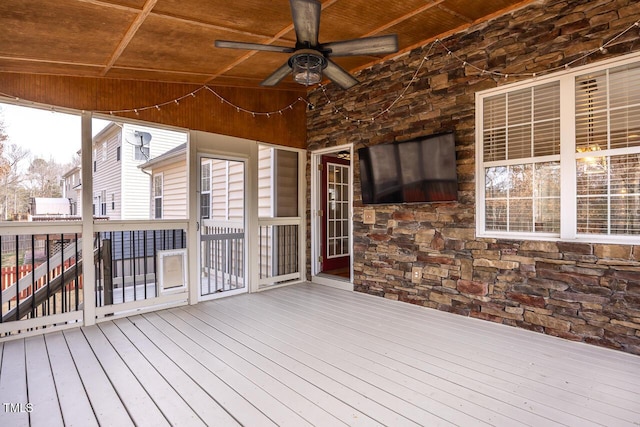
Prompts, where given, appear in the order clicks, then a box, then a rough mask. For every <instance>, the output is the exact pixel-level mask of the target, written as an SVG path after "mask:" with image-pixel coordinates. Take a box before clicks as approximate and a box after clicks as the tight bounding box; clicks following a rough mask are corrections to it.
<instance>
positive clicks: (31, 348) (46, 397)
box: [25, 335, 64, 427]
mask: <svg viewBox="0 0 640 427" xmlns="http://www.w3.org/2000/svg"><path fill="white" fill-rule="evenodd" d="M25 350H26V363H27V387H28V390H29V401H30V402H31V403H32V405H34V407H35V408H37V409H38V410H37V411H32V412H31V413H30V415H29V417H30V422H31V423H32V424H39V425H44V424H47V425H49V426H51V427H57V426H63V425H64V421H63V419H62V413H61V412H60V405H59V404H58V398H57V396H56V386H55V383H54V381H53V375H52V373H51V365H50V364H49V355H48V354H47V346H46V344H45V341H44V336H42V335H41V336H36V337H31V338H27V339H26V340H25Z"/></svg>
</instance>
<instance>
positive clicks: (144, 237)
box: [142, 230, 147, 299]
mask: <svg viewBox="0 0 640 427" xmlns="http://www.w3.org/2000/svg"><path fill="white" fill-rule="evenodd" d="M142 244H143V245H144V246H143V248H142V249H143V251H142V274H143V277H144V280H143V282H144V299H147V230H144V231H143V232H142Z"/></svg>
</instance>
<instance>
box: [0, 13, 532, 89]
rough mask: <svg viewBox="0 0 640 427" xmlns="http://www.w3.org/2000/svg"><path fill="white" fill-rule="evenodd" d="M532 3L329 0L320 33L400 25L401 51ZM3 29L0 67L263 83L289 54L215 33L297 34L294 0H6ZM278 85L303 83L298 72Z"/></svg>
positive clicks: (376, 31) (280, 37)
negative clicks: (222, 43)
mask: <svg viewBox="0 0 640 427" xmlns="http://www.w3.org/2000/svg"><path fill="white" fill-rule="evenodd" d="M531 2H532V0H526V1H523V0H483V1H477V0H402V1H398V0H377V1H371V0H322V9H323V10H322V17H321V24H320V42H321V43H322V42H328V41H336V40H345V39H353V38H359V37H364V36H373V35H383V34H390V33H396V34H398V39H399V45H400V53H402V52H406V51H409V50H411V49H412V48H415V47H418V46H421V45H423V44H425V43H428V42H429V41H430V40H433V39H434V38H436V37H442V36H444V35H447V34H451V33H453V32H456V31H460V30H462V29H464V28H467V27H468V26H470V25H472V24H474V23H477V22H481V21H483V20H487V19H490V18H491V17H493V16H496V15H499V14H502V13H504V12H506V11H508V10H511V9H513V8H517V7H521V6H523V5H526V4H528V3H531ZM0 28H2V31H0V72H11V73H20V74H47V75H59V76H78V77H94V78H100V77H104V78H112V79H124V80H138V81H157V82H175V83H178V82H179V83H193V84H213V85H216V86H249V87H258V85H259V83H260V82H261V81H262V80H263V79H264V78H265V77H267V76H268V75H269V74H270V73H271V72H272V71H274V70H275V69H276V68H277V67H279V66H281V65H282V64H283V63H284V62H285V61H286V59H287V56H286V55H283V54H280V53H271V52H255V51H243V50H230V49H219V48H216V47H214V45H213V42H214V40H216V39H227V40H238V41H244V42H252V43H268V44H279V45H286V46H293V45H294V43H295V33H294V31H293V25H292V24H291V13H290V9H289V1H288V0H269V1H264V0H234V1H229V0H47V1H41V0H2V1H1V2H0ZM396 55H398V54H394V55H390V56H389V57H393V56H396ZM384 59H386V58H382V57H373V56H356V57H346V58H337V60H336V62H337V63H338V64H340V65H341V66H342V67H344V68H346V69H347V70H349V71H352V72H356V71H358V70H360V69H363V68H366V67H368V66H371V65H373V64H375V63H376V62H380V61H382V60H384ZM278 87H279V88H282V89H295V90H304V87H301V86H299V85H296V84H295V83H294V82H293V81H292V79H291V78H290V77H289V78H287V79H285V80H284V81H283V82H282V83H281V84H280V85H279V86H278Z"/></svg>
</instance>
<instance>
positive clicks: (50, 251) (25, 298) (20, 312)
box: [0, 233, 83, 323]
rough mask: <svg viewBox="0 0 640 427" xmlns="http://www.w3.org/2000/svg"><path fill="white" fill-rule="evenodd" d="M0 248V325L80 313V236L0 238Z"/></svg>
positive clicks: (48, 235) (39, 235) (14, 236)
mask: <svg viewBox="0 0 640 427" xmlns="http://www.w3.org/2000/svg"><path fill="white" fill-rule="evenodd" d="M7 242H9V243H10V244H11V246H12V247H10V246H9V245H8V244H7ZM0 247H1V248H2V251H0V264H1V265H2V268H1V270H0V272H1V276H0V289H1V292H0V307H1V309H0V314H1V315H0V323H5V322H11V321H16V320H26V319H33V318H37V317H44V316H49V315H52V314H61V313H68V312H72V311H78V310H80V309H81V307H82V303H83V301H82V256H81V235H80V234H78V233H69V234H67V233H65V234H31V235H11V236H0Z"/></svg>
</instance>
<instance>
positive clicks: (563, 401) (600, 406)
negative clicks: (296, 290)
mask: <svg viewBox="0 0 640 427" xmlns="http://www.w3.org/2000/svg"><path fill="white" fill-rule="evenodd" d="M272 298H273V297H272ZM298 301H300V300H299V299H296V300H293V299H290V298H289V299H284V300H283V299H282V298H280V299H278V300H277V301H274V304H277V305H280V306H282V307H283V308H285V307H286V309H287V310H288V311H292V310H295V305H296V304H298V312H299V313H300V317H299V318H298V319H299V321H300V320H303V319H304V318H305V316H306V317H311V316H309V313H310V312H312V313H315V311H313V309H312V307H310V306H314V304H315V303H305V304H302V305H301V304H300V303H299V302H298ZM340 304H341V302H340V301H337V300H332V301H331V303H330V304H326V305H322V306H321V308H322V309H324V307H327V309H326V310H325V311H323V312H322V316H323V317H322V321H323V324H322V325H321V326H323V327H324V328H326V323H327V322H332V323H333V324H334V325H339V327H335V328H334V329H333V334H335V335H336V336H338V335H339V334H340V333H341V332H342V333H346V334H349V337H348V338H347V339H346V340H343V342H342V345H349V344H350V343H351V342H352V341H353V340H358V339H360V340H361V341H362V345H363V346H367V348H368V349H369V350H375V346H385V345H386V343H387V342H390V343H391V344H392V347H393V348H392V349H389V350H388V351H387V352H389V351H394V352H395V350H394V349H400V350H402V351H401V352H400V353H399V352H395V353H394V355H393V359H397V360H403V359H406V361H407V363H411V362H412V361H416V360H417V361H422V362H428V363H431V364H433V365H435V366H438V367H440V368H442V374H441V375H447V374H448V375H452V374H454V375H458V376H459V380H460V381H463V379H464V378H474V380H475V381H479V383H478V384H477V385H476V386H475V387H474V388H476V389H477V388H478V387H481V386H483V384H485V385H486V384H491V385H492V387H494V388H495V389H496V390H502V391H503V392H504V393H508V394H511V395H513V396H519V397H522V398H523V399H526V401H527V405H532V404H533V405H535V404H539V405H544V406H545V407H546V408H547V409H546V411H547V412H549V413H550V415H552V419H553V420H555V421H562V420H563V419H566V418H567V416H571V417H583V418H584V422H583V425H589V423H594V422H601V423H604V424H606V422H608V420H610V419H611V417H617V418H620V419H623V420H626V421H628V422H631V421H634V420H635V419H637V413H633V412H631V411H625V410H624V409H623V408H615V407H614V408H613V409H612V410H609V409H611V408H612V407H611V405H610V404H606V403H602V402H600V401H598V400H596V399H595V398H594V396H593V395H591V396H582V397H583V398H582V399H581V398H579V397H580V392H581V388H580V387H578V388H573V389H572V390H567V389H568V388H569V387H559V386H558V385H556V386H555V387H550V388H549V387H546V383H541V382H540V381H539V380H531V379H530V378H527V374H526V373H527V372H528V368H529V366H530V365H528V364H527V365H523V367H522V369H521V370H520V371H521V372H518V373H516V374H514V373H512V372H510V371H509V370H508V369H505V368H504V363H492V364H487V363H485V362H484V361H482V360H478V359H477V358H476V357H473V353H469V354H467V355H465V356H464V357H461V356H459V355H458V354H457V353H459V352H460V351H461V350H462V351H464V350H465V348H466V347H467V346H468V345H469V344H468V340H467V339H465V342H464V343H458V345H456V346H452V345H451V344H450V343H449V342H448V341H450V340H449V339H447V338H446V337H441V338H440V339H438V340H437V342H438V347H437V348H436V347H435V346H433V345H430V344H424V343H422V342H420V335H419V334H412V333H411V332H410V331H408V330H407V329H408V328H406V325H403V328H398V327H395V326H394V325H393V323H394V322H393V319H391V318H390V319H385V318H384V317H382V316H381V315H380V314H377V315H376V316H372V315H371V311H370V310H367V311H365V312H353V311H351V312H350V313H344V312H343V310H348V309H349V308H350V306H347V305H345V307H344V309H343V310H340ZM350 316H351V317H352V319H351V320H350V321H348V322H347V321H346V320H347V319H348V318H349V317H350ZM376 319H377V321H379V322H380V321H381V322H382V326H375V327H374V326H371V324H372V322H374V321H376ZM467 320H468V319H467ZM308 329H309V328H308V327H307V325H305V331H306V330H308ZM381 329H382V330H386V331H387V332H389V334H385V336H386V335H388V336H389V337H390V338H389V339H386V340H377V339H376V337H375V335H376V334H377V333H378V332H379V331H380V330H381ZM300 332H303V331H300ZM363 336H367V337H368V338H362V337H363ZM316 338H321V337H320V336H318V335H317V334H316ZM324 339H326V340H331V339H332V336H331V334H327V333H325V335H324ZM482 350H483V349H482V348H479V347H476V348H475V349H473V352H474V353H475V352H477V351H482ZM487 350H490V347H487V348H486V349H484V352H486V351H487ZM354 352H356V353H357V352H358V348H356V349H355V350H354ZM425 356H427V357H425ZM503 359H504V357H503ZM561 382H562V385H563V386H568V384H566V383H567V381H561ZM556 383H558V381H556ZM541 384H542V385H544V386H545V387H544V390H540V389H539V386H540V385H541ZM567 391H570V392H569V393H567ZM602 396H604V395H602ZM576 398H577V399H576ZM603 411H604V412H608V413H604V414H603ZM565 412H567V413H568V414H564V413H565Z"/></svg>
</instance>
